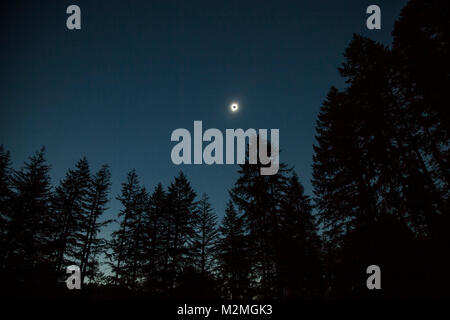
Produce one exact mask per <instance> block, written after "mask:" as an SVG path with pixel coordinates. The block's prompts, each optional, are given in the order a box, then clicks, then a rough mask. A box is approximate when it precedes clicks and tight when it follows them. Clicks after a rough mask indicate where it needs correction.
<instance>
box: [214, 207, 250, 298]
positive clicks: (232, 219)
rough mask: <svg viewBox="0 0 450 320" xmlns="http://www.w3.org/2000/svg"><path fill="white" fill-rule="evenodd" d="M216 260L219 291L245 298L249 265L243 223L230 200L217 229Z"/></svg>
mask: <svg viewBox="0 0 450 320" xmlns="http://www.w3.org/2000/svg"><path fill="white" fill-rule="evenodd" d="M218 233H219V238H218V241H217V248H216V254H217V260H218V264H219V276H218V277H219V283H220V286H221V287H220V291H221V294H222V296H223V297H224V298H229V299H245V298H249V297H250V296H251V295H250V293H249V286H250V272H251V265H250V260H249V256H248V252H247V250H248V246H247V243H246V241H247V238H246V235H245V229H244V223H243V220H242V218H241V217H239V216H238V215H237V213H236V210H235V209H234V207H233V203H232V202H231V201H230V202H228V204H227V208H226V210H225V216H224V217H223V220H222V224H221V225H220V227H219V229H218Z"/></svg>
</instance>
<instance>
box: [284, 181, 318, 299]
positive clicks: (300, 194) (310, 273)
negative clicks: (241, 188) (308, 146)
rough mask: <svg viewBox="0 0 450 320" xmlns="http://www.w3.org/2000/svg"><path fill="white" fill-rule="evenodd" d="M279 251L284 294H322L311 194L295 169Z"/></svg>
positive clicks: (287, 191) (307, 296)
mask: <svg viewBox="0 0 450 320" xmlns="http://www.w3.org/2000/svg"><path fill="white" fill-rule="evenodd" d="M279 232H280V235H279V249H278V250H277V252H278V269H279V272H278V274H279V280H278V281H279V287H280V288H282V295H283V296H288V297H296V298H299V297H301V298H311V297H318V296H320V293H321V289H322V288H321V287H322V284H321V278H322V266H321V259H320V258H321V257H320V255H321V243H320V239H319V236H318V233H317V229H316V221H315V219H314V217H313V215H312V204H311V200H310V198H309V197H308V196H307V195H305V194H304V188H303V186H302V185H301V183H300V181H299V180H298V176H297V175H296V174H295V173H294V174H293V175H292V176H291V177H290V178H289V181H288V185H287V189H286V195H285V197H284V199H283V201H282V205H281V216H280V231H279Z"/></svg>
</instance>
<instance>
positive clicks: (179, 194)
mask: <svg viewBox="0 0 450 320" xmlns="http://www.w3.org/2000/svg"><path fill="white" fill-rule="evenodd" d="M195 198H196V193H195V192H194V190H193V189H192V187H191V185H190V183H189V181H188V180H187V178H186V176H185V175H184V174H183V172H180V173H179V175H178V176H177V177H175V180H174V181H173V182H172V183H171V184H170V186H169V188H168V195H167V199H168V216H167V219H168V220H167V221H168V229H169V235H170V244H169V248H168V250H169V251H168V255H167V258H168V260H167V273H168V275H169V278H168V279H167V281H168V288H169V290H173V289H174V288H175V287H176V285H177V282H176V281H177V278H178V277H179V276H180V275H181V274H182V272H183V271H184V270H185V269H186V268H189V267H192V266H193V265H194V255H193V247H194V237H195V224H196V222H197V219H198V212H197V204H196V202H195Z"/></svg>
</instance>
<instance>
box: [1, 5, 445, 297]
mask: <svg viewBox="0 0 450 320" xmlns="http://www.w3.org/2000/svg"><path fill="white" fill-rule="evenodd" d="M449 17H450V3H449V2H448V1H438V0H421V1H418V0H411V1H409V3H408V4H407V5H406V6H405V7H404V8H403V10H402V12H401V15H400V17H399V19H398V20H397V21H396V23H395V26H394V30H393V32H392V36H393V42H392V45H391V46H390V47H386V46H384V45H382V44H379V43H377V42H375V41H373V40H371V39H369V38H366V37H363V36H360V35H354V36H353V39H352V40H351V42H350V44H349V46H348V47H347V48H346V50H345V54H344V61H343V63H342V65H341V67H340V68H339V73H340V75H341V77H343V78H344V79H345V82H346V84H347V85H346V86H345V88H343V89H341V90H339V89H337V88H335V87H332V88H330V90H329V92H328V95H327V97H326V98H325V100H324V102H323V104H322V106H321V109H320V113H319V116H318V120H317V125H316V141H317V142H316V144H315V145H314V156H313V163H312V166H313V178H312V184H313V195H312V196H308V195H306V194H305V192H304V188H303V186H302V184H301V182H300V180H299V178H298V176H297V174H296V173H295V172H294V170H293V169H291V168H290V167H289V166H288V165H287V164H280V169H279V171H278V173H277V174H276V175H273V176H262V175H261V174H260V170H259V169H260V165H259V164H257V165H250V164H244V165H240V167H239V171H238V174H239V176H238V179H237V180H236V182H235V184H234V186H233V187H232V188H231V190H229V191H228V192H229V198H230V199H229V202H228V204H227V208H226V211H225V214H224V216H223V219H222V220H221V221H218V218H217V215H216V212H215V211H214V209H213V208H212V206H211V204H210V202H209V200H208V196H207V194H205V193H202V192H198V191H196V190H194V189H193V188H192V187H191V185H190V182H189V180H188V178H187V177H186V176H185V175H184V174H183V173H182V172H181V171H180V173H179V174H178V175H177V176H176V177H174V178H173V180H172V182H171V183H170V185H168V186H167V187H164V186H163V185H162V184H157V185H156V186H155V187H154V189H152V190H147V189H146V188H145V187H143V185H142V183H141V181H140V180H139V177H138V174H137V172H136V171H135V170H131V171H130V172H129V173H128V176H127V178H126V180H125V181H124V182H123V183H122V189H121V192H120V193H119V194H118V195H110V187H111V173H110V170H109V167H108V166H107V165H103V166H102V167H101V168H100V170H98V171H97V172H91V170H90V167H89V163H88V160H87V159H86V158H82V159H80V160H79V161H78V162H77V163H76V164H75V166H74V168H72V169H69V170H68V171H67V173H66V175H65V177H64V178H63V179H62V180H61V181H60V183H59V184H58V185H57V186H53V185H52V184H51V181H50V165H49V164H48V163H47V161H46V159H45V149H44V148H42V149H41V150H39V151H38V152H36V153H35V154H33V155H32V156H31V157H30V158H29V160H28V161H26V162H25V164H24V165H23V166H22V167H21V168H19V169H18V170H14V169H13V168H12V164H11V160H10V153H9V152H8V150H7V147H5V146H1V147H0V283H1V284H2V294H3V295H8V296H9V297H39V298H42V297H60V298H61V297H63V298H64V297H71V296H73V295H79V296H82V297H86V298H92V299H96V298H98V299H102V298H105V299H108V298H200V299H202V298H203V299H205V298H208V299H233V300H234V299H342V298H364V299H365V298H375V299H379V298H424V297H426V298H440V297H449V288H450V274H449V272H448V270H450V250H449V248H450V232H448V228H449V226H450V210H449V209H450V208H449V203H448V201H449V183H450V169H449V155H450V149H449V138H450V137H449V127H450V123H449V112H448V107H449V101H450V52H449V49H450V43H449V40H450V19H449ZM289 147H290V148H295V145H291V146H289ZM224 192H226V190H224ZM110 196H116V198H117V199H118V200H119V201H120V204H121V210H120V212H117V213H116V214H117V220H116V221H115V222H116V223H117V225H118V227H117V228H116V229H115V231H114V232H113V233H112V235H111V237H110V238H108V239H105V238H102V237H101V236H100V234H101V230H102V229H103V228H105V227H106V226H108V225H110V224H112V223H114V221H112V220H107V219H105V211H106V210H107V207H108V202H109V199H110ZM72 264H74V265H77V266H79V267H80V270H81V273H82V276H83V288H82V290H79V292H75V291H76V290H72V291H69V290H68V289H67V288H66V284H65V282H64V281H65V279H66V278H67V274H66V267H67V266H68V265H72ZM373 264H375V265H378V266H380V268H381V272H382V290H368V289H367V287H366V279H367V277H368V275H367V274H366V269H367V267H368V266H369V265H373ZM102 265H105V266H102ZM105 270H108V271H107V272H106V271H105Z"/></svg>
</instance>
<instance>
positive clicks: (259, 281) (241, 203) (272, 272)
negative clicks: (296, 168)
mask: <svg viewBox="0 0 450 320" xmlns="http://www.w3.org/2000/svg"><path fill="white" fill-rule="evenodd" d="M268 150H270V147H269V148H268ZM247 157H248V155H247ZM261 167H262V165H261V164H260V163H258V164H249V163H248V161H247V162H246V164H243V165H240V170H239V171H238V172H239V174H240V176H239V178H238V180H237V181H236V183H235V186H234V187H233V189H232V190H231V191H230V195H231V198H232V200H233V203H234V204H235V205H236V207H237V208H238V209H239V210H240V212H242V217H243V220H244V225H245V228H246V233H247V244H248V253H249V254H250V257H251V263H252V278H253V279H254V280H255V282H254V284H253V285H254V287H255V289H256V291H257V293H256V294H257V296H258V297H266V298H269V297H274V296H279V295H280V294H281V293H280V288H279V287H278V282H277V278H278V266H277V262H276V261H277V259H276V256H277V250H278V244H279V239H278V237H279V231H280V230H279V226H280V207H281V201H282V198H283V196H284V191H285V187H286V181H287V174H288V173H289V172H290V170H289V169H287V168H286V165H284V164H282V163H281V164H280V168H279V170H278V173H277V174H275V175H267V176H263V175H261V174H260V168H261Z"/></svg>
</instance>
